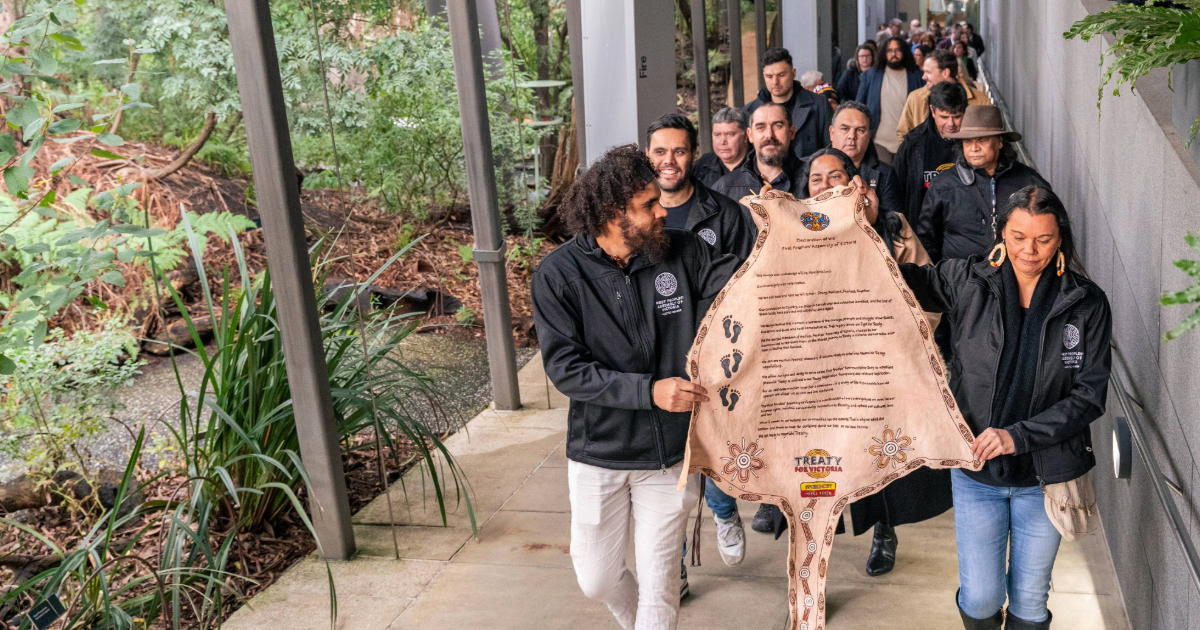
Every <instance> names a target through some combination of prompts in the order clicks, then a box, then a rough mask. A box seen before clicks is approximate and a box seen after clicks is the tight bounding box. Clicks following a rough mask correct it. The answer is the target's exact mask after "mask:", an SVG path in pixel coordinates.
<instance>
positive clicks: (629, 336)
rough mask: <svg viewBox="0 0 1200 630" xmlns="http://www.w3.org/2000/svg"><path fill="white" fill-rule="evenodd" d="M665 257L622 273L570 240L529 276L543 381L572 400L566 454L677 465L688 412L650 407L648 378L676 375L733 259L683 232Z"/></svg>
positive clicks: (613, 463) (621, 466) (588, 245)
mask: <svg viewBox="0 0 1200 630" xmlns="http://www.w3.org/2000/svg"><path fill="white" fill-rule="evenodd" d="M666 232H667V234H668V235H669V237H670V239H671V248H670V253H669V254H668V255H667V257H666V259H665V260H663V262H661V263H659V264H657V265H651V264H649V262H648V261H647V260H646V259H645V257H643V256H636V257H634V258H633V259H632V260H630V262H629V265H628V266H627V267H626V268H625V269H621V268H620V267H618V266H617V264H616V263H615V262H613V261H612V259H611V258H609V256H608V254H606V253H605V252H604V250H603V249H601V248H600V246H599V245H597V244H596V239H595V238H593V237H589V236H585V235H577V236H576V237H575V238H573V239H571V240H570V241H567V242H566V243H565V244H563V245H562V246H560V247H559V248H558V249H556V250H554V251H553V252H552V253H551V254H550V255H549V256H546V258H545V259H543V260H542V262H541V264H540V265H538V268H537V271H536V272H535V273H534V274H533V287H532V295H533V317H534V321H535V322H536V325H537V334H538V343H539V344H540V345H541V347H542V359H543V361H544V362H545V365H546V374H547V376H549V377H550V380H551V381H552V382H553V383H554V386H555V387H557V388H558V390H559V391H560V392H562V393H563V394H565V395H566V396H567V397H568V398H570V399H571V408H570V411H569V412H568V415H567V457H568V458H570V459H572V460H574V461H577V462H582V463H584V464H590V465H592V466H599V467H601V468H609V469H614V470H656V469H660V468H661V469H663V470H665V469H667V468H670V467H671V466H674V465H675V464H678V463H679V462H681V461H683V451H684V446H685V445H686V443H687V434H688V426H689V423H690V421H691V414H690V413H687V412H683V413H671V412H667V411H663V410H661V409H658V408H656V407H655V406H654V405H653V399H652V396H651V384H652V383H653V382H654V381H657V380H660V379H664V378H670V377H676V376H677V377H684V376H685V369H684V368H685V359H686V356H687V351H688V349H689V348H691V346H692V340H693V339H694V338H695V336H696V330H697V328H698V326H699V324H700V319H701V318H702V317H704V315H705V313H706V312H707V311H708V307H709V305H710V304H712V300H713V298H714V297H716V295H717V293H718V292H720V291H721V289H722V287H724V286H725V283H726V282H727V281H728V280H729V278H730V277H731V276H732V275H733V272H734V271H735V270H736V269H737V267H738V266H739V265H740V264H741V262H740V261H739V260H738V259H737V258H735V257H734V256H732V255H724V256H721V255H719V254H718V253H717V251H716V250H715V249H713V248H712V247H710V246H709V245H708V244H707V243H705V242H704V241H703V240H701V239H700V237H699V236H697V235H695V234H693V233H692V232H688V231H686V230H674V229H667V230H666Z"/></svg>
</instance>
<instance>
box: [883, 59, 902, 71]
mask: <svg viewBox="0 0 1200 630" xmlns="http://www.w3.org/2000/svg"><path fill="white" fill-rule="evenodd" d="M887 67H888V68H891V69H892V70H903V69H904V57H901V58H900V61H889V62H887Z"/></svg>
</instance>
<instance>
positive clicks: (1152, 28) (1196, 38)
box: [1063, 0, 1200, 146]
mask: <svg viewBox="0 0 1200 630" xmlns="http://www.w3.org/2000/svg"><path fill="white" fill-rule="evenodd" d="M1157 4H1159V3H1158V2H1156V0H1148V1H1147V2H1146V6H1136V5H1132V4H1115V5H1113V6H1110V7H1109V8H1107V9H1105V10H1104V11H1101V12H1100V13H1097V14H1095V15H1089V16H1087V17H1085V18H1083V19H1082V20H1079V21H1078V22H1075V23H1074V24H1072V25H1071V29H1070V30H1068V31H1067V32H1066V33H1063V37H1064V38H1066V39H1074V38H1076V37H1078V38H1080V39H1082V40H1083V41H1085V42H1086V41H1090V40H1091V39H1092V38H1093V37H1097V36H1100V35H1103V34H1104V33H1111V34H1112V35H1113V36H1114V37H1116V42H1115V43H1114V44H1113V45H1112V46H1109V47H1108V48H1107V49H1106V50H1105V51H1104V52H1103V53H1102V54H1101V55H1100V63H1101V64H1104V63H1105V60H1108V66H1107V67H1105V69H1104V75H1103V76H1102V77H1101V79H1100V88H1099V90H1098V94H1097V96H1096V98H1097V102H1096V107H1097V109H1098V108H1099V107H1100V102H1099V101H1100V99H1102V98H1103V97H1104V90H1105V88H1107V87H1108V84H1109V83H1110V82H1111V81H1112V78H1113V76H1116V77H1117V85H1116V87H1115V88H1113V92H1112V93H1113V96H1120V93H1121V86H1122V85H1128V86H1129V89H1130V90H1131V91H1132V90H1133V89H1134V84H1135V83H1136V82H1137V80H1138V79H1140V78H1141V77H1143V76H1145V75H1146V74H1148V73H1149V72H1150V71H1151V70H1154V69H1155V68H1174V67H1175V66H1176V65H1177V64H1181V63H1187V62H1189V61H1191V60H1193V59H1200V11H1197V9H1200V0H1174V2H1172V4H1173V5H1181V6H1183V7H1185V8H1173V7H1163V6H1156V5H1157ZM1167 86H1168V87H1170V86H1171V78H1170V74H1169V73H1168V75H1167ZM1198 129H1200V117H1198V118H1196V120H1195V122H1193V123H1192V127H1191V129H1189V130H1188V139H1187V144H1188V145H1189V146H1190V145H1191V143H1192V139H1193V138H1195V136H1196V131H1197V130H1198Z"/></svg>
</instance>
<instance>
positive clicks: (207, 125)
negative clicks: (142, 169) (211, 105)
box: [145, 112, 217, 181]
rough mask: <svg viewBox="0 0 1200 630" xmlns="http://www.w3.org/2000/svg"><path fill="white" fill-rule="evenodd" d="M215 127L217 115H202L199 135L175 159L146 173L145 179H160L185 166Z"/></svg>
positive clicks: (210, 113) (202, 146) (206, 140)
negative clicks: (202, 123)
mask: <svg viewBox="0 0 1200 630" xmlns="http://www.w3.org/2000/svg"><path fill="white" fill-rule="evenodd" d="M216 128H217V115H216V114H214V113H212V112H209V113H208V115H206V116H205V117H204V127H203V128H201V129H200V135H199V136H196V139H195V140H194V141H193V142H192V144H191V145H189V146H188V148H186V149H184V150H183V153H181V154H179V157H177V158H175V161H173V162H171V163H170V164H168V165H166V166H164V167H162V168H160V169H158V170H154V171H150V172H148V173H146V175H145V179H146V181H150V180H155V179H162V178H163V177H166V176H167V175H170V174H171V173H174V172H175V171H178V170H179V169H181V168H183V167H184V166H187V163H188V162H190V161H191V159H192V158H193V157H194V156H195V155H196V154H197V153H199V152H200V149H202V148H204V143H206V142H208V139H209V138H211V137H212V134H213V130H214V129H216Z"/></svg>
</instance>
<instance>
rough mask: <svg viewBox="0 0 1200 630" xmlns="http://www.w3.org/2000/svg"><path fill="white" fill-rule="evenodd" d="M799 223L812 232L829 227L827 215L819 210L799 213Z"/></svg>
mask: <svg viewBox="0 0 1200 630" xmlns="http://www.w3.org/2000/svg"><path fill="white" fill-rule="evenodd" d="M800 224H801V225H803V226H804V227H806V228H808V229H810V230H812V231H814V232H820V231H821V230H824V229H825V228H827V227H829V215H827V214H823V213H820V212H811V211H810V212H805V213H804V214H802V215H800Z"/></svg>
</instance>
